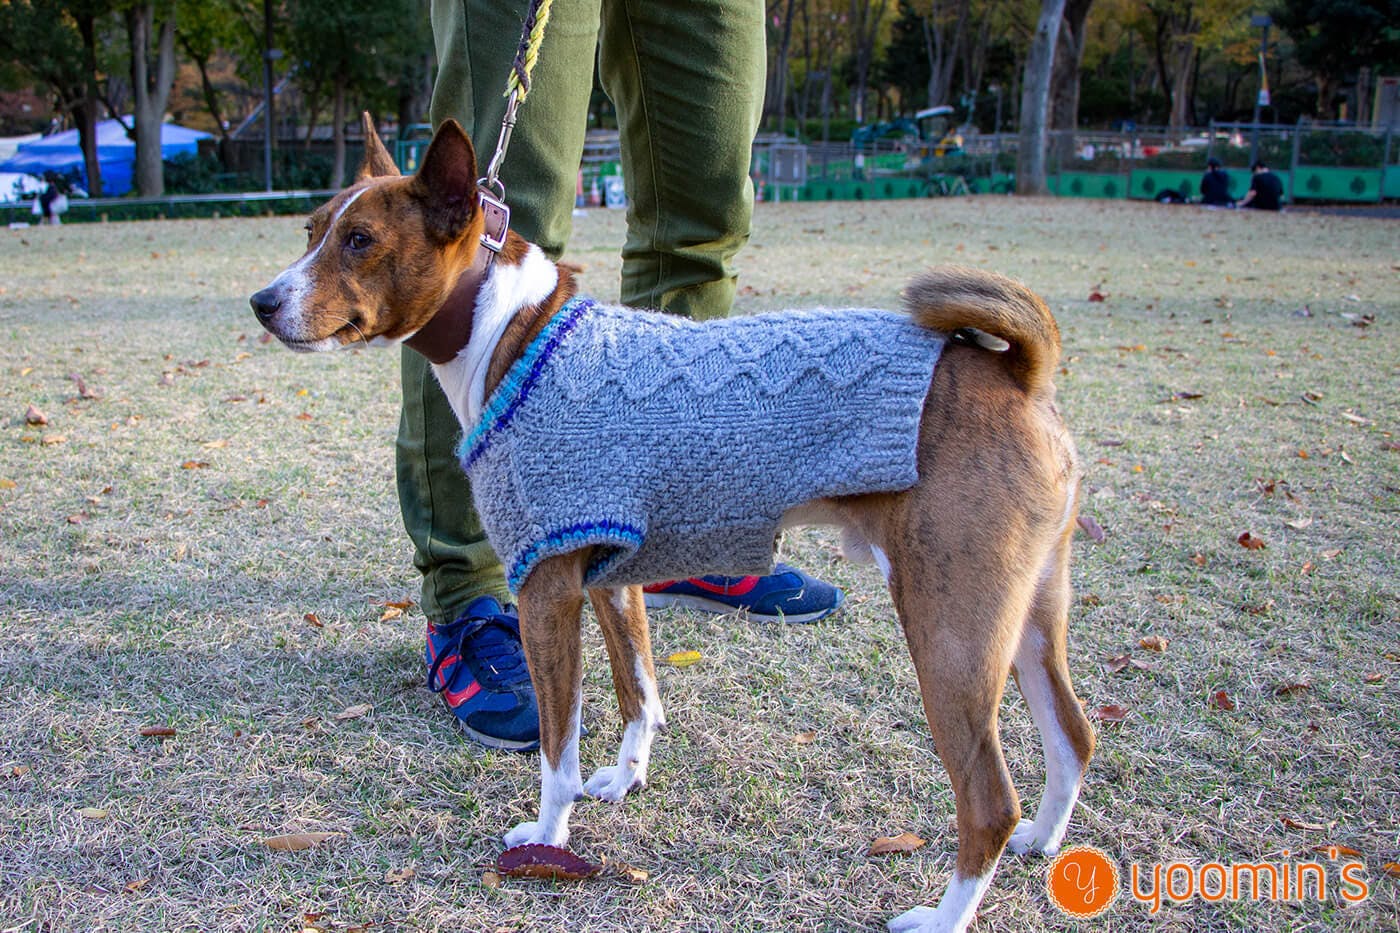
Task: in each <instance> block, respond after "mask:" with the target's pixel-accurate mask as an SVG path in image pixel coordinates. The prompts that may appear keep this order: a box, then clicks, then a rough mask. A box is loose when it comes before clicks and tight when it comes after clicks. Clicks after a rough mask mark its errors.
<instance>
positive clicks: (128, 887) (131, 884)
mask: <svg viewBox="0 0 1400 933" xmlns="http://www.w3.org/2000/svg"><path fill="white" fill-rule="evenodd" d="M150 883H151V879H150V878H138V879H137V880H135V881H128V882H127V883H126V884H124V885H122V890H123V891H130V892H133V893H134V892H136V891H139V890H141V889H142V888H144V887H145V886H146V885H148V884H150Z"/></svg>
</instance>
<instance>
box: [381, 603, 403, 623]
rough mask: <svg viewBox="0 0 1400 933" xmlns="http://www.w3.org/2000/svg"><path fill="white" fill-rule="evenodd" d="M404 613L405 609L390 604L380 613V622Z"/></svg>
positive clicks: (390, 619)
mask: <svg viewBox="0 0 1400 933" xmlns="http://www.w3.org/2000/svg"><path fill="white" fill-rule="evenodd" d="M402 615H403V610H402V609H400V608H398V607H397V606H390V607H389V608H387V609H385V610H384V611H383V612H382V613H380V615H379V621H380V622H389V621H392V620H393V619H397V618H399V617H400V616H402Z"/></svg>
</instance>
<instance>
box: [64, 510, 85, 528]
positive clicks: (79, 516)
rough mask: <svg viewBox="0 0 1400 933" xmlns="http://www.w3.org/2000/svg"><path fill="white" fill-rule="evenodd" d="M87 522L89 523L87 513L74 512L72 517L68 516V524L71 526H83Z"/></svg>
mask: <svg viewBox="0 0 1400 933" xmlns="http://www.w3.org/2000/svg"><path fill="white" fill-rule="evenodd" d="M85 521H87V513H86V512H74V513H73V514H72V515H70V516H68V524H70V525H81V524H82V523H83V522H85Z"/></svg>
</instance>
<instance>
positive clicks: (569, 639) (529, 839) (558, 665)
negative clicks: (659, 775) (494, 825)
mask: <svg viewBox="0 0 1400 933" xmlns="http://www.w3.org/2000/svg"><path fill="white" fill-rule="evenodd" d="M584 559H585V555H583V554H579V553H577V552H576V553H573V554H564V555H561V556H558V557H551V558H549V559H547V560H544V561H541V562H540V564H539V566H538V567H536V568H535V569H534V570H533V571H532V572H531V573H530V575H529V576H528V577H527V578H526V579H525V583H524V584H523V585H522V586H521V587H520V636H521V641H522V642H523V643H524V645H525V660H526V661H527V662H529V665H530V680H531V682H533V683H534V685H535V697H536V699H537V700H538V702H539V711H540V753H541V754H540V814H539V819H537V820H531V821H529V822H525V823H521V824H520V825H519V826H516V827H515V828H514V829H512V830H511V831H510V832H508V833H506V836H505V842H506V845H508V846H518V845H525V844H526V843H543V844H545V845H552V846H562V845H564V844H565V843H566V842H568V840H569V814H570V813H571V812H572V810H573V808H574V803H575V802H576V801H577V800H578V799H579V798H580V797H582V796H583V780H582V777H581V776H580V773H579V764H578V738H579V726H580V715H581V702H582V700H581V697H582V693H583V663H582V654H583V645H582V641H581V637H580V630H579V628H580V627H579V615H580V613H581V612H582V610H583V568H584Z"/></svg>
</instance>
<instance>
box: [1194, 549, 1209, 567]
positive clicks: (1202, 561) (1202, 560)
mask: <svg viewBox="0 0 1400 933" xmlns="http://www.w3.org/2000/svg"><path fill="white" fill-rule="evenodd" d="M1191 563H1193V564H1195V565H1196V566H1197V567H1204V566H1205V565H1206V556H1205V555H1204V554H1202V553H1201V552H1200V551H1197V552H1196V553H1195V554H1192V555H1191Z"/></svg>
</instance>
